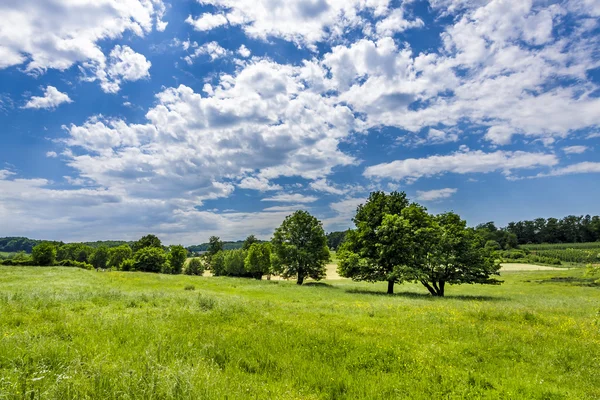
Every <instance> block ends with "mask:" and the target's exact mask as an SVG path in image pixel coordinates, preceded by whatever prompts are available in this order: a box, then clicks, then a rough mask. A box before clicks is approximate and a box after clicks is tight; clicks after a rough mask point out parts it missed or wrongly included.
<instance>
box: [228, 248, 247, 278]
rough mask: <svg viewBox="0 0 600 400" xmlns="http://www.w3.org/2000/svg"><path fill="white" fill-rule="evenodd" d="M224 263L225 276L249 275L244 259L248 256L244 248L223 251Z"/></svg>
mask: <svg viewBox="0 0 600 400" xmlns="http://www.w3.org/2000/svg"><path fill="white" fill-rule="evenodd" d="M223 253H224V257H223V264H224V273H223V275H225V276H237V277H248V276H249V274H248V272H247V271H246V267H245V266H244V259H245V258H246V253H247V252H246V251H245V250H243V249H239V250H228V251H225V252H223Z"/></svg>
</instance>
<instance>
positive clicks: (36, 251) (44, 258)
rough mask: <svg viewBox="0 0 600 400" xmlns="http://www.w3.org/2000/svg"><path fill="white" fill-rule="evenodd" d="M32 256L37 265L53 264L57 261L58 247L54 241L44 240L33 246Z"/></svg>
mask: <svg viewBox="0 0 600 400" xmlns="http://www.w3.org/2000/svg"><path fill="white" fill-rule="evenodd" d="M31 256H32V258H33V263H34V264H35V265H40V266H49V265H53V264H54V263H55V262H56V247H54V245H53V244H52V243H49V242H42V243H40V244H38V245H37V246H35V247H34V248H33V250H32V254H31Z"/></svg>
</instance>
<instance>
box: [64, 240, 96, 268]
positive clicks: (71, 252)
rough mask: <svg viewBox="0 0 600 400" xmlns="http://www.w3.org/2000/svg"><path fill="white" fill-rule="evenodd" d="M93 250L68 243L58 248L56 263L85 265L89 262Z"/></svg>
mask: <svg viewBox="0 0 600 400" xmlns="http://www.w3.org/2000/svg"><path fill="white" fill-rule="evenodd" d="M93 253H94V248H93V247H90V246H86V245H84V244H82V243H68V244H64V245H62V246H60V247H58V249H57V251H56V259H57V260H58V261H63V260H72V261H79V262H83V263H87V262H89V261H90V260H91V256H92V254H93Z"/></svg>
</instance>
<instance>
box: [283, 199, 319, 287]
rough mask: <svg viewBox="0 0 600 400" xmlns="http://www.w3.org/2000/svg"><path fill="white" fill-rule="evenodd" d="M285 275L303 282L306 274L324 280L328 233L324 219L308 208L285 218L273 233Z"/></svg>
mask: <svg viewBox="0 0 600 400" xmlns="http://www.w3.org/2000/svg"><path fill="white" fill-rule="evenodd" d="M272 244H273V250H274V251H275V253H277V257H278V258H279V262H280V265H281V269H282V276H283V277H285V278H287V277H293V276H296V277H297V282H296V283H297V284H298V285H301V284H302V283H303V282H304V279H305V278H306V277H310V278H312V279H315V280H321V279H323V278H324V277H325V275H326V272H325V264H326V263H327V262H328V261H329V260H330V255H329V249H328V248H327V237H326V236H325V231H323V226H322V224H321V222H320V221H319V220H318V219H316V218H315V217H313V216H312V215H310V214H309V213H308V212H307V211H302V210H300V211H296V212H295V213H294V214H292V215H289V216H287V217H286V218H285V220H284V221H283V223H282V224H281V226H280V227H279V228H277V229H276V230H275V233H274V235H273V240H272Z"/></svg>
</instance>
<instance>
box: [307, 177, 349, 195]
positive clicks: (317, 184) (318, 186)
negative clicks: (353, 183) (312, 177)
mask: <svg viewBox="0 0 600 400" xmlns="http://www.w3.org/2000/svg"><path fill="white" fill-rule="evenodd" d="M310 188H311V189H313V190H316V191H319V192H325V193H329V194H338V195H341V194H345V193H347V192H348V190H346V189H339V188H337V187H335V186H334V185H333V184H332V183H331V182H327V180H326V179H318V180H316V181H313V182H311V183H310Z"/></svg>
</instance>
